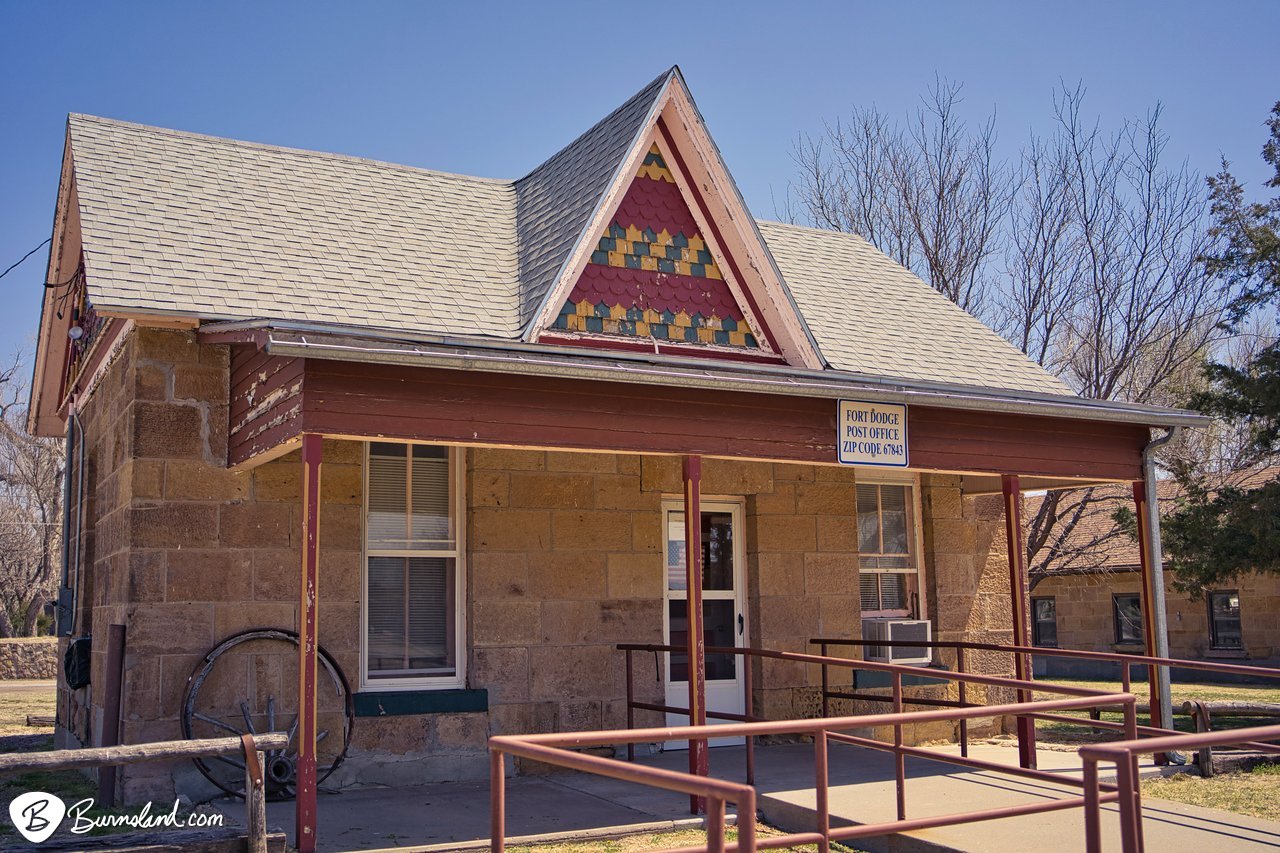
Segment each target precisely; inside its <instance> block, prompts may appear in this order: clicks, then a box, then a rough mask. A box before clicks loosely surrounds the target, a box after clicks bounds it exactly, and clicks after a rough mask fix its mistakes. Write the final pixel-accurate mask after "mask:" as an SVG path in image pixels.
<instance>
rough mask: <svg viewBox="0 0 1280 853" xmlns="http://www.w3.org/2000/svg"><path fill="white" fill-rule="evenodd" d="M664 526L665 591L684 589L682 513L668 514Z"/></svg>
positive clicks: (685, 585)
mask: <svg viewBox="0 0 1280 853" xmlns="http://www.w3.org/2000/svg"><path fill="white" fill-rule="evenodd" d="M666 524H667V589H684V588H686V587H687V586H688V584H687V583H685V562H684V513H683V512H668V513H667V521H666ZM673 636H674V635H673ZM672 642H673V643H674V642H675V641H674V640H672Z"/></svg>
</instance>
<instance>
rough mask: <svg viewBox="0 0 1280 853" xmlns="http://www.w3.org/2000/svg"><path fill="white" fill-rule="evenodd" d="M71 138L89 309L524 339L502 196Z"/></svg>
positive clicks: (491, 188) (238, 153) (359, 172)
mask: <svg viewBox="0 0 1280 853" xmlns="http://www.w3.org/2000/svg"><path fill="white" fill-rule="evenodd" d="M70 132H71V147H72V157H73V160H74V163H75V173H76V185H77V190H78V194H79V198H80V215H81V222H82V232H83V242H84V253H85V267H86V271H87V273H88V275H87V280H88V281H89V287H90V298H91V299H92V300H93V302H94V304H95V305H98V306H99V307H109V308H116V309H119V310H128V309H134V310H148V311H178V312H182V313H188V314H196V315H198V316H201V317H208V318H235V319H240V318H254V317H270V318H273V319H282V320H283V319H288V320H310V321H316V322H332V323H344V324H349V325H354V326H379V327H384V328H398V329H406V330H411V331H414V332H422V333H428V334H443V333H454V334H459V333H466V334H476V335H482V336H491V337H498V338H511V337H514V336H516V335H517V334H519V330H520V321H519V316H518V310H517V259H516V227H515V224H516V223H515V218H516V217H515V190H514V188H513V187H512V185H511V183H510V182H508V181H496V180H489V179H485V178H470V177H464V176H461V175H448V174H444V173H441V172H430V171H426V170H422V169H412V168H407V167H404V166H396V165H392V164H390V163H379V162H374V161H370V160H361V159H358V158H354V157H343V156H337V155H332V154H318V153H315V152H310V151H298V150H293V149H286V148H274V147H271V146H266V145H255V144H251V143H245V142H236V141H232V140H226V139H216V138H212V137H207V136H197V135H194V134H189V133H179V132H176V131H170V130H161V129H157V128H150V127H142V126H140V125H134V124H126V123H122V122H117V121H109V120H106V119H100V118H93V117H90V116H80V115H73V116H71V119H70Z"/></svg>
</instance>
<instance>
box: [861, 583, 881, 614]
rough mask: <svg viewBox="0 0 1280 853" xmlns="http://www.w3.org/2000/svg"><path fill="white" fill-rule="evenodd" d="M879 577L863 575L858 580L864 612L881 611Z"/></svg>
mask: <svg viewBox="0 0 1280 853" xmlns="http://www.w3.org/2000/svg"><path fill="white" fill-rule="evenodd" d="M878 577H879V576H878V575H871V574H863V575H862V576H861V577H859V578H858V592H859V594H860V595H861V598H862V612H863V613H866V612H868V611H871V610H879V609H880V583H879V581H878V580H877V578H878Z"/></svg>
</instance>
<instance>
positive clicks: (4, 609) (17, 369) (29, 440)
mask: <svg viewBox="0 0 1280 853" xmlns="http://www.w3.org/2000/svg"><path fill="white" fill-rule="evenodd" d="M21 367H22V362H21V359H20V358H15V359H14V361H13V363H12V364H11V365H10V366H9V367H8V368H7V369H5V370H3V371H0V636H4V637H14V636H28V637H29V636H34V635H35V633H36V630H37V627H38V623H39V617H40V614H41V613H42V612H43V609H44V606H45V604H46V603H48V602H49V601H50V600H52V597H53V595H54V594H55V592H56V588H57V581H58V562H59V560H58V554H59V548H60V547H61V541H62V529H61V510H62V473H63V467H62V466H63V458H62V457H63V454H62V446H61V444H60V442H58V441H57V440H56V439H45V438H37V437H35V436H32V435H29V434H28V433H27V432H26V429H25V426H24V425H25V423H26V411H25V408H24V404H23V402H22V401H24V400H25V399H26V397H27V394H26V388H25V386H24V383H22V382H21V381H20V380H19V378H18V377H19V376H20V375H22V371H21Z"/></svg>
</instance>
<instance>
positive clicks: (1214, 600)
mask: <svg viewBox="0 0 1280 853" xmlns="http://www.w3.org/2000/svg"><path fill="white" fill-rule="evenodd" d="M1209 619H1210V633H1211V639H1212V642H1213V647H1214V648H1215V649H1240V648H1244V641H1243V637H1242V636H1241V631H1240V595H1239V593H1236V592H1214V593H1210V594H1209Z"/></svg>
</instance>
